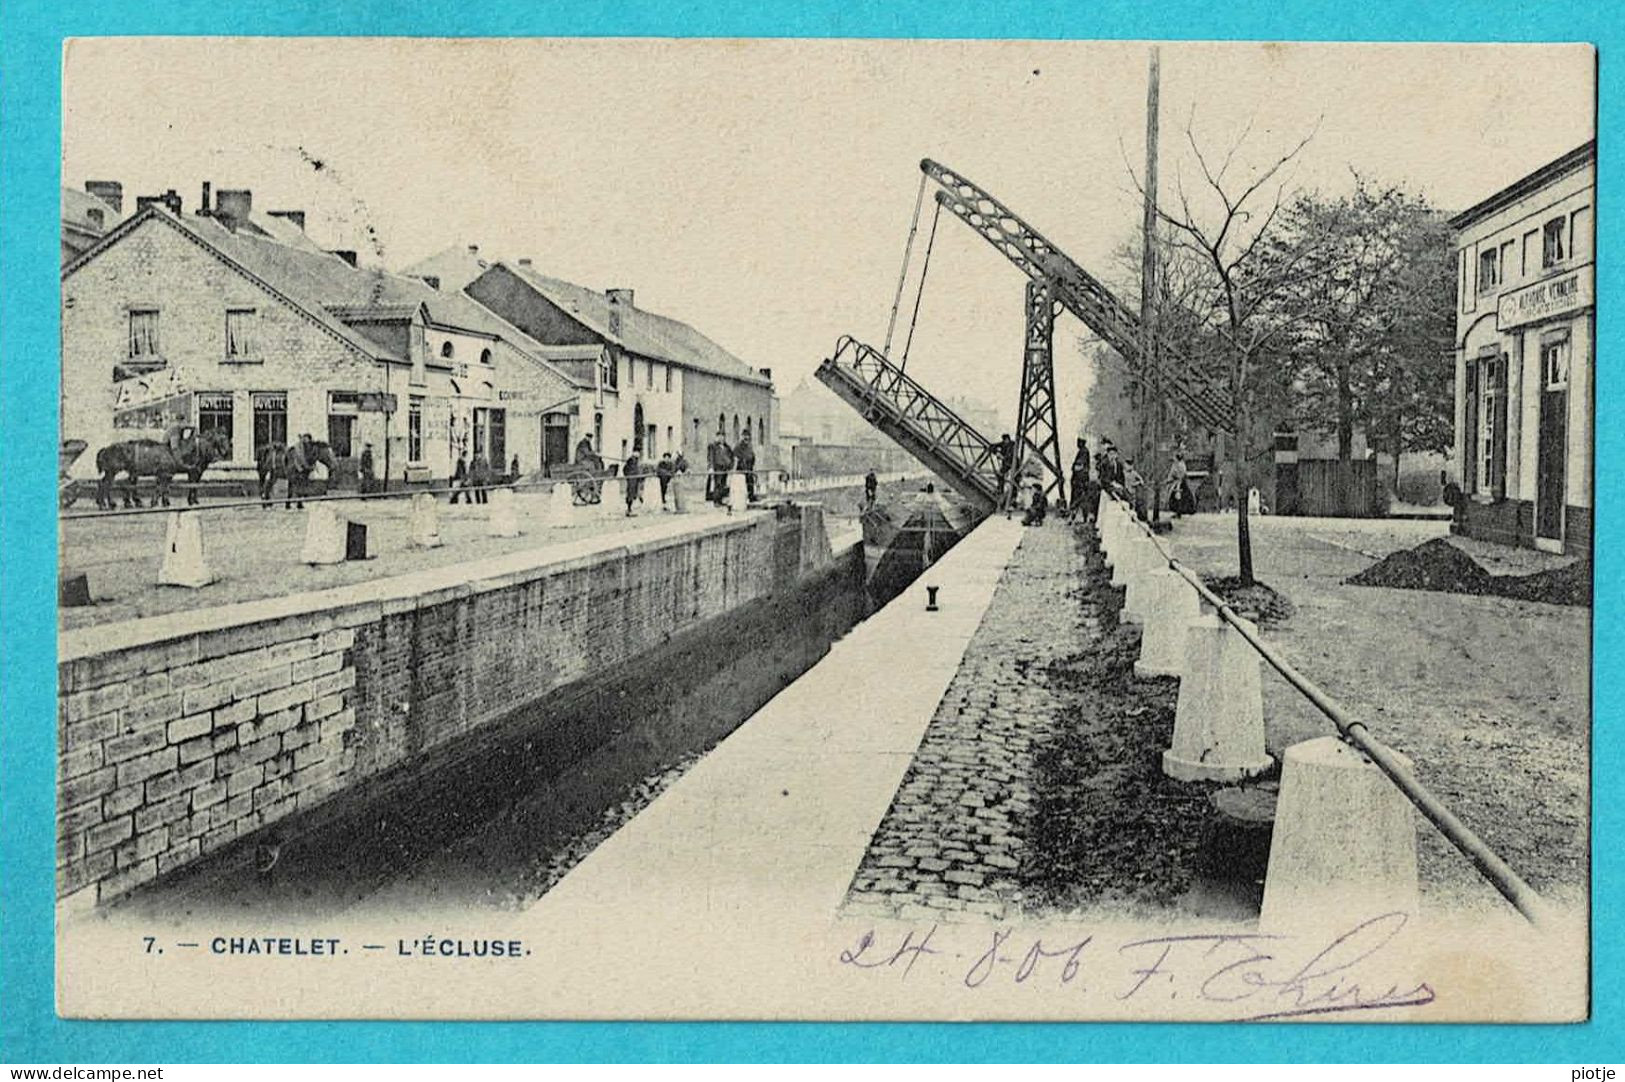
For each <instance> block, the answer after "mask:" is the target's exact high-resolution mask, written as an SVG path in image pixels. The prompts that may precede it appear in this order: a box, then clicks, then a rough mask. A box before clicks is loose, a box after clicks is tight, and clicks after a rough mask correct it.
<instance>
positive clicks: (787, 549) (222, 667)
mask: <svg viewBox="0 0 1625 1082" xmlns="http://www.w3.org/2000/svg"><path fill="white" fill-rule="evenodd" d="M829 558H830V556H829V544H828V541H827V539H826V538H825V536H824V528H823V519H822V514H821V509H820V508H819V507H818V506H817V505H803V506H792V505H787V506H785V507H783V508H781V509H780V511H779V512H778V513H777V514H776V515H762V514H757V515H749V516H742V517H739V518H734V519H730V520H728V521H726V522H724V523H718V524H714V525H708V526H704V527H700V528H697V529H696V530H695V531H693V532H691V533H688V534H685V535H683V536H681V537H678V538H674V539H667V540H664V541H651V542H645V543H644V544H641V545H634V546H630V547H621V548H612V549H607V550H605V551H602V552H598V553H595V554H592V555H589V556H583V557H580V558H577V559H574V560H570V561H568V562H563V563H551V564H548V563H538V564H537V565H536V566H532V567H528V568H522V569H519V570H515V569H514V567H513V566H512V561H511V560H508V561H506V562H504V563H503V564H502V566H501V567H500V569H498V568H497V567H496V566H495V565H496V563H497V561H491V562H490V566H488V565H485V564H469V565H465V567H466V570H467V571H468V574H467V576H466V577H465V580H464V581H459V582H458V583H457V584H456V585H455V586H450V587H448V586H445V585H443V584H444V583H445V582H446V577H445V574H444V572H443V571H441V572H434V573H425V574H423V575H411V576H404V577H401V578H398V579H394V580H387V581H386V582H385V583H369V584H366V585H364V586H362V587H345V588H340V589H336V590H329V591H323V592H321V593H313V594H305V595H300V596H297V597H290V598H283V599H277V600H276V601H273V602H254V603H248V604H244V605H234V606H228V607H225V608H220V609H214V610H203V611H200V612H194V613H188V614H183V616H181V617H167V618H158V619H150V620H139V621H131V622H128V623H125V624H116V625H104V626H102V627H96V628H88V629H84V630H81V631H73V632H65V633H63V635H62V636H61V638H60V644H59V651H60V656H61V661H60V664H59V673H58V675H59V680H60V685H59V691H58V734H59V741H60V742H59V749H60V760H59V769H58V780H57V798H58V800H57V862H56V866H57V896H58V898H59V899H62V900H63V902H64V905H65V906H66V907H68V908H70V909H82V908H87V907H90V906H94V905H97V904H100V903H102V902H106V901H108V900H111V899H112V898H115V897H117V896H118V895H120V894H123V893H125V892H126V891H128V890H131V889H133V888H135V887H138V886H140V885H141V884H143V883H146V882H148V881H150V880H152V879H155V878H157V877H158V876H160V875H163V874H165V873H167V872H169V871H171V870H172V869H175V868H178V867H181V866H183V865H185V864H187V863H189V862H191V861H193V860H196V859H198V858H199V857H201V856H203V855H204V854H206V853H210V852H213V851H215V850H217V849H219V848H221V847H222V846H225V845H227V844H229V843H233V842H235V841H236V840H237V839H239V838H243V837H246V836H249V835H251V834H253V833H254V832H255V831H257V830H259V829H261V828H262V827H265V826H268V825H270V824H272V823H275V822H277V821H278V820H281V819H283V818H285V817H286V816H288V815H290V814H293V813H295V812H303V811H307V810H309V809H311V808H313V807H315V806H316V805H318V804H321V803H322V802H323V801H325V800H327V799H328V798H330V797H331V796H333V795H334V794H335V793H337V792H338V791H339V790H341V789H345V788H348V787H350V786H353V785H356V784H358V783H360V782H362V781H364V780H366V779H370V778H375V777H378V776H380V775H383V774H385V773H387V772H389V771H391V770H392V769H394V768H396V767H401V766H404V765H407V764H409V763H410V762H411V761H412V760H413V758H414V757H415V756H418V755H421V754H423V753H426V752H429V751H431V750H433V749H436V748H440V747H442V746H444V745H446V744H448V743H449V742H450V741H452V740H454V739H457V738H458V737H461V736H463V735H465V734H468V733H470V732H472V731H474V730H476V729H479V728H480V727H481V726H484V725H487V724H489V723H492V722H494V721H496V720H498V719H499V718H501V717H502V716H503V715H505V714H507V713H509V712H510V711H512V710H514V709H517V708H518V707H521V706H523V705H525V704H526V703H529V702H532V701H534V700H536V699H539V698H541V697H542V696H544V695H546V694H548V693H549V692H551V691H554V690H556V689H558V688H560V687H563V686H565V685H568V684H570V683H572V682H574V681H577V680H580V679H582V678H583V677H585V676H587V675H588V674H589V673H592V672H594V671H596V670H601V669H602V668H603V667H605V666H611V665H616V664H618V663H621V662H624V661H627V660H629V659H631V658H634V657H636V656H638V655H639V654H641V653H642V652H644V651H646V650H648V649H650V648H651V647H654V646H657V645H659V644H661V643H663V642H664V641H666V640H667V639H668V638H670V637H671V636H672V635H673V634H675V633H677V632H679V631H681V630H684V629H686V628H689V627H692V626H695V625H697V624H699V623H702V622H703V621H705V620H708V619H710V618H712V617H715V616H719V615H722V614H723V613H726V612H728V611H730V610H731V609H733V608H735V607H737V606H739V605H742V604H745V603H746V602H749V601H752V600H756V599H758V598H763V597H766V596H769V595H772V594H774V593H776V592H778V591H780V590H783V589H787V588H789V587H790V586H792V585H794V584H795V583H796V582H797V581H800V579H801V578H803V577H804V576H806V575H808V574H811V573H813V572H814V571H816V570H818V569H820V568H821V567H823V566H825V565H827V564H828V562H829ZM380 599H382V600H380Z"/></svg>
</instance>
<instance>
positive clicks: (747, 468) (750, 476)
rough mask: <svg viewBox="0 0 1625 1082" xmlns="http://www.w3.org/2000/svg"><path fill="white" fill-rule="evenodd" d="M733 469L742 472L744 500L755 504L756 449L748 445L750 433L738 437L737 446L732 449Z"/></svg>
mask: <svg viewBox="0 0 1625 1082" xmlns="http://www.w3.org/2000/svg"><path fill="white" fill-rule="evenodd" d="M734 468H735V469H737V470H743V471H744V474H745V498H746V499H748V500H749V501H750V502H751V503H755V502H756V449H755V448H753V447H752V446H751V444H750V433H749V432H748V431H747V432H746V433H745V434H744V435H743V436H741V437H739V446H737V447H735V448H734Z"/></svg>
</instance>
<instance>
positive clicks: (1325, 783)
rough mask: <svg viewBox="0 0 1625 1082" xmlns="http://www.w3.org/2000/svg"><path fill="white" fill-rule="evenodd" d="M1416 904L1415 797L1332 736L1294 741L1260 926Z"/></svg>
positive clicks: (1344, 918)
mask: <svg viewBox="0 0 1625 1082" xmlns="http://www.w3.org/2000/svg"><path fill="white" fill-rule="evenodd" d="M1400 758H1401V760H1402V761H1404V762H1405V763H1406V765H1409V760H1405V759H1404V757H1403V756H1400ZM1418 909H1419V894H1418V890H1417V876H1416V817H1415V815H1414V814H1413V812H1412V809H1411V804H1410V801H1408V800H1406V799H1405V795H1404V794H1403V793H1401V792H1400V791H1399V790H1398V789H1397V788H1395V786H1394V784H1393V782H1391V781H1389V780H1388V776H1387V775H1386V774H1384V773H1383V772H1382V770H1381V769H1380V768H1379V767H1377V765H1376V764H1375V763H1373V762H1371V760H1369V759H1367V758H1366V757H1365V756H1364V755H1362V754H1361V753H1360V752H1359V751H1358V750H1356V749H1355V748H1353V747H1351V746H1349V745H1348V744H1345V743H1343V741H1342V740H1340V739H1338V738H1337V737H1335V736H1323V737H1320V738H1319V739H1316V740H1306V741H1304V742H1302V743H1300V744H1293V745H1292V746H1291V747H1289V748H1287V749H1286V753H1285V754H1284V755H1283V757H1282V764H1281V795H1280V798H1279V799H1278V800H1277V802H1276V805H1275V829H1274V833H1273V835H1272V837H1271V839H1270V862H1269V871H1268V873H1267V874H1266V875H1265V878H1264V907H1263V911H1262V913H1261V914H1260V915H1259V927H1260V929H1261V930H1262V929H1270V928H1278V929H1281V928H1290V927H1293V926H1302V925H1304V924H1309V923H1312V924H1316V925H1328V924H1329V925H1331V926H1333V927H1342V925H1343V924H1344V923H1346V922H1349V921H1364V920H1369V919H1371V918H1374V917H1379V916H1382V915H1384V914H1387V913H1394V912H1401V913H1407V914H1410V915H1412V916H1413V917H1414V916H1415V914H1416V913H1417V912H1418ZM1334 922H1335V923H1334Z"/></svg>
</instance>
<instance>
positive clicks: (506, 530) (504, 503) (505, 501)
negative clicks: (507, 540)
mask: <svg viewBox="0 0 1625 1082" xmlns="http://www.w3.org/2000/svg"><path fill="white" fill-rule="evenodd" d="M490 507H491V517H490V520H489V521H488V524H487V530H488V531H489V533H490V535H491V536H492V537H518V536H519V520H518V519H517V518H516V517H515V516H514V510H513V489H511V488H493V489H492V490H491V504H490Z"/></svg>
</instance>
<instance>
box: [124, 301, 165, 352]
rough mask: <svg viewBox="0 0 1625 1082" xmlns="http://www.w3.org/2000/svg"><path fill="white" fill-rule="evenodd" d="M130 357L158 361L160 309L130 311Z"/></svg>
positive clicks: (133, 309)
mask: <svg viewBox="0 0 1625 1082" xmlns="http://www.w3.org/2000/svg"><path fill="white" fill-rule="evenodd" d="M130 357H131V359H132V360H133V359H137V358H139V359H141V360H157V359H158V357H159V353H158V309H156V308H132V309H130Z"/></svg>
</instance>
